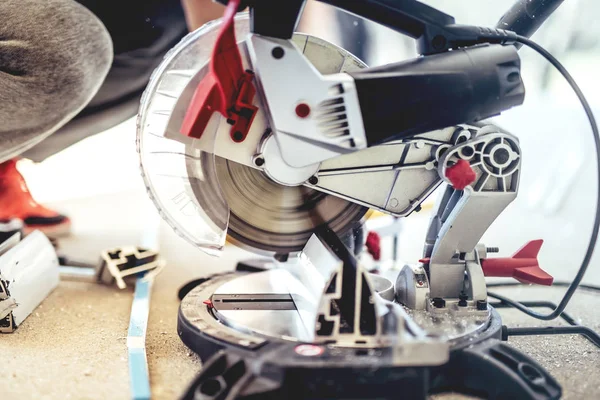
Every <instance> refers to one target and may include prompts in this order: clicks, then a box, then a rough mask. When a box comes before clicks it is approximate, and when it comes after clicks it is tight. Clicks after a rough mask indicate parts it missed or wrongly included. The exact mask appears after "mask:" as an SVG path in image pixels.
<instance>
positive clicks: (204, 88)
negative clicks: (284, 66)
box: [181, 0, 258, 142]
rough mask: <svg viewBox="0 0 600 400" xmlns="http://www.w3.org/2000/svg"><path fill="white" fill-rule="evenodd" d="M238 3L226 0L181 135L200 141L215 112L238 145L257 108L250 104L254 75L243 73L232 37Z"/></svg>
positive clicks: (234, 38) (254, 90)
mask: <svg viewBox="0 0 600 400" xmlns="http://www.w3.org/2000/svg"><path fill="white" fill-rule="evenodd" d="M239 5H240V0H230V1H229V3H228V4H227V8H226V9H225V14H224V15H223V24H222V26H221V30H220V32H219V36H218V37H217V41H216V43H215V47H214V48H213V51H212V57H211V60H210V66H209V68H210V69H209V72H208V74H207V75H206V76H205V77H204V78H203V79H202V81H200V84H199V85H198V87H197V88H196V91H195V92H194V96H193V97H192V101H191V102H190V105H189V107H188V109H187V111H186V114H185V117H184V119H183V124H182V126H181V133H182V134H184V135H186V136H189V137H193V138H200V137H202V134H203V133H204V130H205V129H206V126H207V125H208V122H209V121H210V118H211V117H212V115H213V113H214V112H219V113H220V114H221V115H223V116H224V117H225V118H227V122H229V123H230V124H231V125H233V127H232V128H231V132H230V134H231V137H232V139H233V140H234V141H235V142H242V141H243V140H244V139H245V138H246V135H247V134H248V130H249V129H250V125H251V124H252V121H253V120H254V116H255V115H256V112H257V110H258V109H257V108H256V107H255V106H254V105H252V101H253V100H254V96H255V95H256V88H255V87H254V84H253V83H252V80H253V77H254V74H253V73H252V72H251V71H244V66H243V64H242V56H241V54H240V51H239V49H238V45H237V40H236V37H235V25H234V17H235V14H236V12H237V9H238V7H239Z"/></svg>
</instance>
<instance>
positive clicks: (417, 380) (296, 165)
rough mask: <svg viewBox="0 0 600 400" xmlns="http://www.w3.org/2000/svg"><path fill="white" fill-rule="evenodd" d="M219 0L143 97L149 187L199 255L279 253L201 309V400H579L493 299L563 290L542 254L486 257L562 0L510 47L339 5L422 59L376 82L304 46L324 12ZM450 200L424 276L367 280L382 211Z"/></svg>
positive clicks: (423, 21) (211, 288)
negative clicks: (305, 16) (465, 399)
mask: <svg viewBox="0 0 600 400" xmlns="http://www.w3.org/2000/svg"><path fill="white" fill-rule="evenodd" d="M220 2H222V3H223V4H225V5H227V8H226V11H225V15H224V17H223V19H222V20H221V21H216V22H213V23H210V24H208V25H206V26H204V27H202V28H200V29H199V30H197V31H195V32H193V33H191V34H190V35H188V36H187V37H186V38H185V39H184V40H183V41H182V42H181V43H180V44H179V45H178V46H177V47H175V48H174V49H173V50H172V51H171V52H170V53H169V54H168V55H167V57H166V58H165V61H164V62H163V64H162V65H161V66H160V67H159V69H158V70H157V71H156V72H155V74H154V76H153V79H152V80H151V82H150V85H149V87H148V89H147V91H146V93H145V95H144V97H143V100H142V106H141V110H140V115H139V119H138V148H139V152H140V157H141V165H142V171H143V176H144V179H145V182H146V184H147V187H148V192H149V194H150V196H151V197H152V199H153V200H154V202H155V204H156V206H157V207H158V209H159V210H160V212H161V214H162V215H163V217H164V218H165V219H166V221H167V222H169V224H170V225H171V226H172V227H173V229H174V230H175V231H176V232H178V233H179V234H180V235H181V236H182V237H183V238H185V239H186V240H188V241H190V242H191V243H193V244H195V245H197V246H198V247H199V248H200V249H202V250H204V251H205V252H207V253H209V254H213V255H218V254H220V252H222V251H223V249H224V245H225V242H226V238H227V237H229V239H230V240H231V241H232V242H234V243H235V244H237V245H240V246H243V247H245V248H249V249H251V250H253V251H255V252H258V253H262V254H266V255H270V256H273V257H272V261H270V262H267V263H263V265H261V266H260V267H256V266H252V265H250V266H249V265H241V268H240V269H238V271H236V272H231V273H224V274H219V275H215V276H211V277H207V278H205V279H203V280H201V282H198V283H199V285H198V286H196V287H195V288H194V289H192V290H191V291H190V292H189V293H188V294H187V295H186V296H185V298H184V299H183V301H182V304H181V309H180V313H179V325H178V330H179V334H180V336H181V338H182V340H183V341H184V342H185V344H186V345H187V346H188V347H190V348H191V349H192V350H194V351H195V352H196V353H198V354H199V355H200V356H201V358H202V359H203V361H204V362H205V365H204V368H203V371H202V373H201V374H200V376H199V377H198V378H197V380H196V381H195V382H194V383H193V385H192V386H191V387H190V389H189V391H188V392H187V393H186V395H185V396H184V397H185V398H188V399H209V398H210V399H213V398H215V399H233V398H244V399H245V398H286V399H296V398H298V399H300V398H322V399H325V398H381V399H387V398H390V399H391V398H424V397H426V396H427V394H428V393H433V392H440V391H445V390H454V391H466V392H470V393H475V394H478V395H483V396H486V397H491V398H532V399H546V398H558V397H560V394H561V388H560V386H559V385H558V384H557V382H556V381H555V380H554V379H553V378H552V377H551V376H550V375H549V374H548V373H547V372H546V371H545V370H544V369H543V368H542V367H540V366H539V365H538V364H537V363H536V362H535V361H533V360H531V359H530V358H528V357H527V356H525V355H523V354H521V353H519V352H517V351H516V350H514V349H512V348H510V347H509V346H507V345H506V344H504V343H502V342H501V340H500V339H501V338H502V324H501V321H500V317H499V315H498V314H497V312H496V311H495V310H494V309H493V308H492V307H490V305H489V304H488V303H487V291H486V282H485V277H486V276H505V277H513V278H515V279H517V280H519V281H521V282H526V283H536V284H542V285H549V284H551V283H552V277H551V276H550V275H548V274H547V273H546V272H544V271H543V270H542V269H541V268H540V267H539V266H538V263H537V260H536V256H537V252H538V251H539V249H540V247H541V244H542V242H541V241H533V242H530V243H528V244H527V245H526V246H524V247H523V249H521V250H520V251H518V252H517V253H516V254H515V256H514V257H512V258H508V259H506V258H502V259H498V258H492V257H489V255H488V254H487V253H488V250H489V249H488V248H486V247H485V246H484V245H483V244H480V243H479V240H480V239H481V237H482V235H483V234H484V233H485V231H486V230H487V229H488V227H489V226H490V224H491V223H492V222H493V221H494V220H495V219H496V217H497V216H498V215H499V214H500V213H501V212H502V211H503V210H504V209H505V208H506V207H507V206H508V205H509V204H510V203H511V202H512V201H513V200H514V199H515V198H516V196H517V192H518V188H519V177H520V172H521V165H522V164H521V157H522V155H521V149H520V147H519V141H518V139H517V138H516V137H515V136H514V135H512V134H510V133H508V132H505V131H503V130H502V129H500V128H498V127H496V126H493V125H491V124H486V123H485V122H481V121H484V120H485V119H487V118H489V117H492V116H495V115H497V114H499V113H501V112H502V111H505V110H507V109H509V108H511V107H514V106H518V105H520V104H521V103H522V102H523V100H524V96H525V89H524V86H523V82H522V80H521V73H520V59H519V55H518V45H517V42H521V43H522V42H523V41H524V40H526V37H528V36H530V35H531V34H532V33H533V32H535V30H536V29H537V28H538V27H539V26H540V25H541V24H542V23H543V21H544V20H545V19H546V18H547V17H548V16H549V15H550V14H551V13H552V11H554V9H555V8H556V7H558V5H559V4H560V1H546V0H540V1H525V0H523V1H519V2H518V3H517V4H516V5H515V7H513V9H511V11H510V12H509V13H507V14H506V15H505V17H504V18H503V20H502V23H501V24H500V26H502V27H504V28H505V29H506V30H501V29H489V28H479V27H471V26H463V25H457V24H455V22H454V18H452V17H451V16H449V15H447V14H444V13H442V12H440V11H438V10H436V9H434V8H431V7H429V6H426V5H424V4H422V3H419V2H417V1H414V0H355V1H342V0H323V2H324V3H328V4H330V5H332V6H336V7H339V8H341V9H345V10H346V11H349V12H351V13H354V14H357V15H359V16H361V17H364V18H367V19H370V20H372V21H374V22H377V23H380V24H383V25H385V26H387V27H389V28H392V29H394V30H396V31H399V32H401V33H404V34H406V35H409V36H411V37H413V38H415V39H416V41H417V48H418V51H419V53H420V54H421V56H420V57H418V58H415V59H414V60H409V61H403V62H399V63H395V64H390V65H385V66H381V67H375V68H368V67H367V66H366V65H365V64H364V63H363V62H362V61H361V60H359V59H357V58H356V57H354V56H353V55H352V54H350V53H348V52H347V51H346V50H344V49H342V48H339V47H337V46H335V45H333V44H331V43H329V42H327V41H325V40H322V39H320V38H317V37H315V36H311V35H308V34H302V33H295V32H294V28H295V26H296V22H297V20H298V18H299V15H300V14H301V11H302V8H303V5H304V1H303V0H286V1H281V0H247V1H240V0H229V1H226V0H222V1H221V0H220ZM246 8H249V11H250V13H249V15H248V14H243V13H242V14H236V13H237V12H238V11H242V10H243V9H246ZM532 9H533V10H534V11H535V12H534V13H533V14H532V13H531V11H532ZM524 38H525V39H524ZM440 186H443V188H442V189H441V195H440V197H439V199H438V201H437V203H436V206H435V209H434V212H433V216H432V219H431V222H430V225H429V230H428V233H427V238H426V242H425V245H424V251H423V258H422V259H421V260H419V263H418V264H416V265H406V266H405V267H404V268H403V269H402V270H401V271H400V273H399V274H398V276H397V278H396V281H395V282H393V283H392V282H390V281H389V280H387V279H385V278H383V277H381V276H376V275H373V274H369V273H367V272H366V271H365V269H364V268H363V267H362V266H361V264H360V263H359V262H358V261H357V258H356V256H355V255H356V252H358V251H359V250H360V247H361V244H362V241H361V240H360V239H356V237H355V236H356V232H357V231H360V226H361V223H362V222H363V220H364V218H365V216H366V213H367V211H368V210H369V209H372V210H379V211H382V212H384V213H388V214H391V215H394V216H396V217H404V216H407V215H409V214H410V213H412V212H414V211H415V210H417V209H418V207H419V205H420V204H421V203H422V202H423V201H424V200H425V199H426V198H427V197H428V196H429V195H430V194H432V193H433V192H434V191H435V190H436V189H437V188H438V187H440ZM592 250H593V248H592ZM249 271H252V272H249Z"/></svg>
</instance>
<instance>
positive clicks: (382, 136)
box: [350, 44, 525, 146]
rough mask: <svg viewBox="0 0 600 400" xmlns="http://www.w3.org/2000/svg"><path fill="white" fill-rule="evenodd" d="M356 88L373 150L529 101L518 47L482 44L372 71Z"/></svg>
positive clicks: (359, 75) (360, 75) (358, 75)
mask: <svg viewBox="0 0 600 400" xmlns="http://www.w3.org/2000/svg"><path fill="white" fill-rule="evenodd" d="M350 75H351V76H352V77H353V78H354V80H355V82H356V89H357V92H358V98H359V101H360V107H361V111H362V118H363V123H364V127H365V131H366V135H367V141H368V144H369V146H372V145H374V144H377V143H380V142H384V141H387V140H392V139H400V138H404V137H408V136H412V135H415V134H419V133H424V132H428V131H432V130H435V129H440V128H444V127H447V126H452V125H456V124H461V123H473V122H476V121H479V120H482V119H485V118H489V117H491V116H494V115H497V114H500V113H501V112H502V111H504V110H508V109H509V108H511V107H514V106H517V105H520V104H522V103H523V100H524V98H525V87H524V86H523V82H522V80H521V61H520V58H519V55H518V53H517V49H516V48H515V47H514V46H503V45H499V44H482V45H478V46H473V47H467V48H461V49H458V50H452V51H448V52H446V53H441V54H435V55H430V56H424V57H419V58H416V59H413V60H409V61H404V62H399V63H394V64H389V65H384V66H381V67H375V68H367V69H363V70H359V71H355V72H351V73H350Z"/></svg>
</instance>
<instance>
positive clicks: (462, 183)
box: [446, 160, 477, 190]
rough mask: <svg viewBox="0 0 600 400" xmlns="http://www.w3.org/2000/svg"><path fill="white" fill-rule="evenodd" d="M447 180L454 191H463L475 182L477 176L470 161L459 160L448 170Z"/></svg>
mask: <svg viewBox="0 0 600 400" xmlns="http://www.w3.org/2000/svg"><path fill="white" fill-rule="evenodd" d="M446 178H448V180H449V181H450V183H452V187H453V188H454V189H457V190H463V189H464V188H466V187H467V186H469V185H470V184H471V183H473V182H474V181H475V178H477V175H476V174H475V171H473V168H471V164H469V162H468V161H465V160H458V161H457V162H456V164H454V165H453V166H451V167H448V168H446Z"/></svg>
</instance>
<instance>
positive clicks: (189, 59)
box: [137, 14, 249, 255]
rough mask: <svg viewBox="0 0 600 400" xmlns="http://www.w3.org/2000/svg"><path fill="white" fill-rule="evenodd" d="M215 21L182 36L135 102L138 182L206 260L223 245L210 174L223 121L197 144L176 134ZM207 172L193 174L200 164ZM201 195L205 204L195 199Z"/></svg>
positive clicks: (218, 198) (223, 226) (244, 26)
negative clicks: (139, 180) (139, 103)
mask: <svg viewBox="0 0 600 400" xmlns="http://www.w3.org/2000/svg"><path fill="white" fill-rule="evenodd" d="M235 22H236V23H235V33H236V37H237V40H238V42H241V41H243V39H244V38H245V37H246V36H247V34H248V32H249V21H248V15H247V14H240V15H237V16H236V17H235ZM220 26H221V20H216V21H213V22H211V23H208V24H206V25H204V26H203V27H201V28H199V29H197V30H196V31H194V32H192V33H190V34H189V35H187V36H186V37H185V38H184V39H183V40H182V41H181V42H180V43H179V44H178V45H177V46H175V47H174V48H173V49H172V50H171V51H170V52H169V53H168V54H167V55H166V56H165V59H164V61H163V62H162V64H161V65H160V66H159V67H158V69H157V70H156V71H155V72H154V74H153V76H152V78H151V79H150V82H149V85H148V87H147V89H146V92H145V93H144V95H143V97H142V101H141V106H140V111H139V114H138V121H137V146H138V152H139V156H140V165H141V170H142V177H143V178H144V182H145V184H146V188H147V190H148V193H149V195H150V198H151V199H152V200H153V202H154V204H155V205H156V207H157V208H158V210H159V213H160V214H161V216H162V217H163V219H165V220H166V221H167V223H168V224H169V225H170V226H171V227H172V228H173V229H174V231H175V232H176V233H177V234H179V235H180V236H181V237H183V238H184V239H186V240H187V241H189V242H190V243H192V244H194V245H195V246H197V247H199V248H200V249H202V250H203V251H205V252H206V253H208V254H211V255H219V254H220V253H221V251H222V249H223V247H224V245H225V241H226V237H227V228H228V221H229V206H228V205H227V201H226V200H225V197H224V196H223V194H222V191H221V190H220V189H219V185H218V179H217V175H216V172H215V168H214V165H215V163H214V157H215V155H214V154H215V153H218V151H217V149H215V146H216V140H215V138H216V135H217V132H218V131H219V126H220V125H221V123H222V122H223V123H225V122H224V121H222V119H223V117H222V116H221V115H220V114H219V113H214V114H213V115H212V117H211V119H210V122H209V123H208V126H207V128H206V129H205V131H204V134H203V135H202V138H201V139H195V138H191V137H187V136H185V135H183V134H181V133H180V129H181V126H182V123H183V119H184V116H185V112H186V110H187V109H188V107H189V104H190V102H191V99H192V96H193V91H194V90H195V88H196V86H197V85H198V82H200V81H201V79H202V78H203V77H204V76H205V75H206V73H207V72H208V69H209V68H208V64H209V61H210V57H211V53H212V49H213V47H214V44H215V41H216V39H217V36H218V33H219V28H220ZM203 160H206V161H211V162H204V163H203V164H205V165H210V166H212V167H211V168H203V169H199V168H197V167H196V166H197V165H198V164H199V163H202V162H203ZM200 192H202V193H203V198H204V200H206V198H207V196H208V197H210V201H205V202H204V203H203V204H200V202H199V201H198V199H197V197H198V196H197V194H198V193H200Z"/></svg>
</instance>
